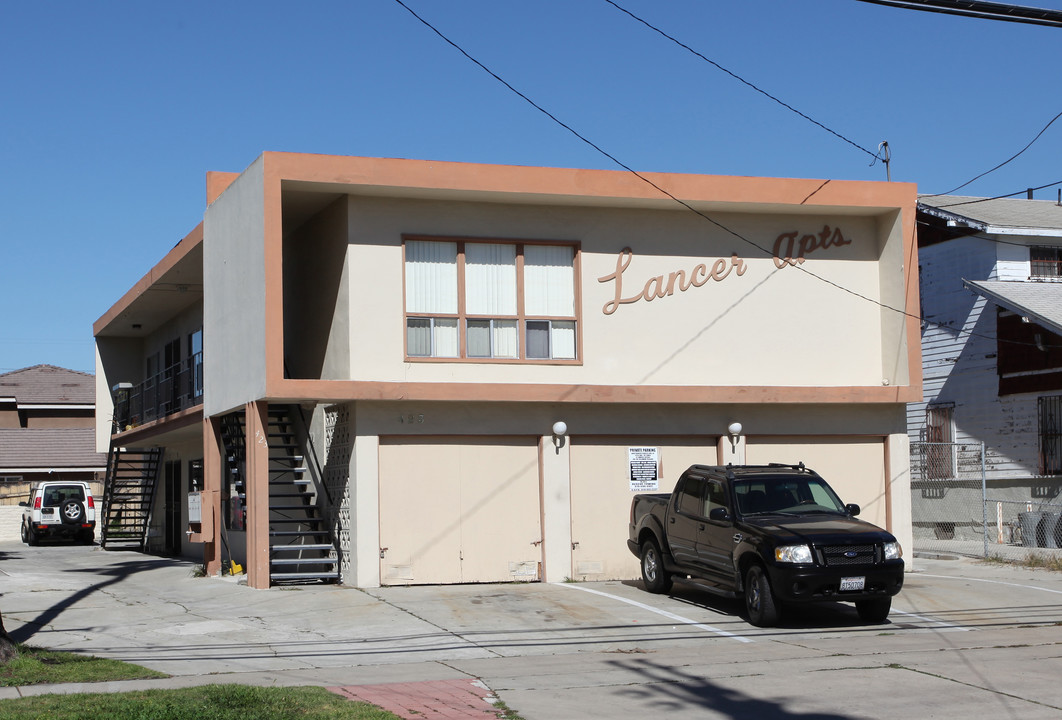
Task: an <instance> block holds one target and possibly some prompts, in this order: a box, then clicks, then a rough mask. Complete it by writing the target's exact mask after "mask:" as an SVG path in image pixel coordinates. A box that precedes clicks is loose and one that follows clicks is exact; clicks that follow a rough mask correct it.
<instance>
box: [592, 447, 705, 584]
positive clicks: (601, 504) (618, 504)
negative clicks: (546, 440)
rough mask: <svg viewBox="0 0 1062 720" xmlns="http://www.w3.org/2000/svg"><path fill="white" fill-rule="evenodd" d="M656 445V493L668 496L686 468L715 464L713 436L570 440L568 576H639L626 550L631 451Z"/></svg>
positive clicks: (608, 578)
mask: <svg viewBox="0 0 1062 720" xmlns="http://www.w3.org/2000/svg"><path fill="white" fill-rule="evenodd" d="M632 447H633V448H642V447H654V448H657V450H658V457H659V460H660V466H661V467H660V489H659V492H665V493H667V492H671V489H672V488H673V487H674V485H675V482H676V481H677V480H678V478H679V475H681V474H682V472H683V471H684V470H685V469H686V468H688V467H689V466H690V465H694V464H698V463H699V464H702V465H715V464H716V463H717V462H718V457H717V450H716V438H714V437H703V436H701V437H691V438H674V437H645V436H641V437H627V438H616V437H607V438H595V437H578V438H573V439H572V442H571V497H572V545H573V550H572V565H573V567H572V577H574V578H577V579H580V580H616V579H632V578H637V577H640V574H639V573H640V571H639V568H638V559H637V558H636V557H634V555H632V554H631V552H630V551H629V550H628V549H627V535H628V524H629V523H630V515H631V498H632V497H633V496H634V495H635V493H634V492H633V491H632V490H631V481H630V463H629V455H628V452H627V451H628V449H629V448H632Z"/></svg>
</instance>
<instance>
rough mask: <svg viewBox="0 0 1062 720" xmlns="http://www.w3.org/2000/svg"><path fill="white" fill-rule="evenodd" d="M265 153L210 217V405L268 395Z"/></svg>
mask: <svg viewBox="0 0 1062 720" xmlns="http://www.w3.org/2000/svg"><path fill="white" fill-rule="evenodd" d="M263 165H264V163H263V160H262V158H259V159H258V160H256V161H255V162H254V164H252V165H251V166H250V167H249V168H247V170H245V171H244V172H243V174H242V175H240V176H239V177H238V178H237V179H236V180H235V181H233V183H232V184H231V185H230V186H229V187H228V188H227V189H226V190H225V192H224V193H222V194H221V196H220V197H219V198H218V199H217V200H215V201H214V202H213V203H212V204H211V205H210V206H209V207H208V208H207V210H206V215H205V216H204V220H203V284H204V287H205V288H206V292H205V293H204V303H203V355H204V357H206V358H209V362H206V363H205V364H204V384H205V386H206V387H208V388H210V390H209V392H208V393H207V394H206V396H205V398H204V412H205V413H206V414H207V415H214V414H217V413H221V412H224V411H226V410H229V409H232V408H234V407H237V406H239V405H242V404H243V403H246V402H250V401H252V400H256V399H258V398H260V397H263V396H264V395H265V383H266V370H265V367H266V365H265V363H266V321H265V313H266V294H267V293H268V292H274V293H280V292H281V288H280V287H275V288H267V287H266V281H265V259H264V258H265V241H264V238H265V215H264V212H265V194H264V178H263Z"/></svg>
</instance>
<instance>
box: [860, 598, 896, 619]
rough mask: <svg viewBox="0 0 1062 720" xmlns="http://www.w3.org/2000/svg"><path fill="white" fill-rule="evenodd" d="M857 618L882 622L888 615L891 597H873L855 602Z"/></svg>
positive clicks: (890, 607)
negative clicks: (872, 598)
mask: <svg viewBox="0 0 1062 720" xmlns="http://www.w3.org/2000/svg"><path fill="white" fill-rule="evenodd" d="M855 606H856V611H857V612H858V613H859V619H860V620H862V621H863V622H865V623H883V622H885V620H886V618H888V617H889V610H891V609H892V598H891V597H884V598H875V599H874V600H860V601H858V602H857V603H856V604H855Z"/></svg>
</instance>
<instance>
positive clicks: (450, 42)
mask: <svg viewBox="0 0 1062 720" xmlns="http://www.w3.org/2000/svg"><path fill="white" fill-rule="evenodd" d="M394 1H395V2H396V3H397V4H398V5H400V6H401V7H403V8H404V9H405V10H406V11H407V12H408V13H409V14H410V15H412V16H413V17H414V18H416V19H417V20H418V21H419V22H420V23H421V24H423V25H424V26H425V27H426V28H428V29H429V30H431V31H432V32H433V33H435V34H436V35H437V36H438V37H439V38H441V39H442V40H443V41H444V42H446V43H447V44H448V45H450V46H451V47H453V48H454V49H455V50H457V51H458V52H459V53H461V54H462V55H464V56H465V57H466V58H467V59H468V60H469V61H471V62H472V63H474V64H475V65H476V66H477V67H479V68H480V69H481V70H483V71H484V72H486V73H487V74H488V75H490V76H491V77H493V78H494V79H495V80H497V81H498V82H500V83H501V84H502V85H504V86H505V87H506V88H508V89H509V90H510V91H512V92H513V93H515V94H516V95H517V96H519V97H520V98H521V99H523V100H524V101H525V102H527V103H528V104H529V105H531V106H532V107H533V108H535V109H536V110H538V111H539V112H540V113H542V114H543V115H545V116H546V117H548V118H549V119H550V120H552V121H553V122H554V123H556V124H557V125H560V126H561V127H562V128H564V129H565V130H567V131H568V132H569V133H571V134H572V135H574V136H575V137H576V138H578V139H579V140H581V141H582V142H583V143H585V144H587V145H589V146H590V147H591V148H593V149H594V150H596V151H597V152H599V153H600V154H601V155H603V156H605V157H606V158H608V159H609V160H611V161H612V162H614V163H615V164H616V165H618V166H619V167H620V168H622V169H623V170H625V171H627V172H628V173H630V174H631V175H633V176H634V177H636V178H638V179H639V180H641V181H642V182H644V183H646V184H647V185H649V186H650V187H652V188H654V189H655V190H656V191H657V192H659V193H661V194H662V195H664V196H666V197H668V198H670V199H671V200H673V201H674V202H676V203H678V204H679V205H681V206H682V207H683V208H685V209H686V210H689V211H690V212H692V213H694V214H695V215H697V216H699V217H701V218H703V219H704V220H707V221H708V222H710V223H711V224H713V225H715V226H716V227H717V228H719V229H720V230H722V231H724V232H726V233H728V234H729V235H732V236H733V237H735V238H737V239H738V240H741V241H742V242H744V243H746V244H748V245H750V246H752V247H754V248H756V249H757V250H759V251H760V252H762V253H763V254H764V255H766V256H771V255H772V252H771V251H769V250H767V248H764V247H762V246H761V245H759V244H757V243H755V242H753V241H752V240H750V239H748V238H746V237H744V236H743V235H741V234H740V233H738V232H736V231H734V230H731V229H730V228H728V227H726V226H725V225H723V224H722V223H720V222H718V221H717V220H715V219H713V218H711V217H709V216H708V215H706V214H705V213H703V212H701V211H700V210H698V209H696V208H695V207H693V206H692V205H690V204H689V203H687V202H686V201H684V200H682V199H680V198H678V197H676V196H675V195H673V194H672V193H670V192H668V191H667V190H666V189H665V188H663V187H661V186H659V185H657V184H656V183H654V182H653V181H652V180H650V179H649V178H648V177H646V176H645V175H643V174H642V173H639V172H638V171H637V170H634V169H633V168H631V167H630V166H628V165H626V164H625V163H623V162H621V161H620V160H619V159H618V158H616V157H615V156H613V155H611V154H610V153H608V152H606V151H605V150H604V149H603V148H601V147H600V146H598V145H596V144H595V143H593V142H592V141H590V140H589V139H588V138H586V137H585V136H583V135H581V134H580V133H579V132H577V131H576V130H575V129H574V128H572V127H571V126H570V125H567V124H566V123H564V122H562V121H561V120H560V119H558V118H557V117H556V116H555V115H553V114H552V113H550V112H549V111H548V110H546V109H545V108H543V107H542V106H541V105H539V104H537V103H536V102H535V101H533V100H532V99H531V98H529V97H528V96H527V95H525V94H523V93H522V92H520V91H519V90H517V89H516V88H515V87H513V86H512V85H510V84H509V83H508V82H506V81H505V80H504V79H502V78H501V77H500V76H499V75H498V74H497V73H495V72H494V71H493V70H491V69H490V68H488V67H487V66H486V65H484V64H483V63H482V62H480V61H479V60H477V59H476V58H474V57H472V55H470V54H469V53H468V52H466V51H465V50H464V49H463V48H462V47H461V46H459V45H458V44H457V43H455V42H454V41H453V40H451V39H450V38H449V37H447V36H446V35H444V34H443V33H442V31H440V30H439V29H438V28H436V27H435V26H434V25H432V24H431V23H429V22H428V21H427V20H425V19H424V18H422V17H421V16H420V15H418V14H417V13H416V12H414V11H413V10H412V9H411V8H410V7H409V6H408V5H406V4H405V2H403V0H394ZM607 1H609V0H606V2H607ZM828 182H829V181H826V183H828ZM826 183H823V185H825V184H826ZM821 189H822V186H820V187H819V188H817V189H816V190H815V191H814V192H813V193H812V195H814V194H815V192H818V191H819V190H821ZM809 197H810V196H809ZM794 267H795V268H796V269H797V270H800V271H801V272H804V273H806V274H807V275H808V276H810V277H813V278H815V279H816V280H819V281H820V282H824V283H826V284H827V285H830V286H832V287H834V288H836V289H838V290H841V291H842V292H845V293H848V294H849V295H852V296H853V297H857V298H859V299H861V300H865V301H866V302H869V303H871V304H872V305H876V306H878V307H880V308H882V309H884V310H890V311H892V312H895V313H897V314H899V315H901V316H903V317H907V318H911V319H913V320H918V321H919V322H920V323H921V324H923V325H932V326H936V327H940V328H944V329H946V330H953V329H952V328H950V327H948V326H946V325H945V324H944V323H938V322H934V321H932V320H927V319H926V318H924V317H922V316H921V315H915V314H914V313H911V312H908V311H907V310H903V309H900V308H895V307H892V306H891V305H887V304H885V303H882V302H881V301H879V300H875V299H873V298H871V297H868V296H866V295H863V294H861V293H858V292H856V291H855V290H852V289H851V288H847V287H844V286H843V285H840V284H839V283H836V282H834V281H832V280H829V279H828V278H824V277H822V276H821V275H817V274H816V273H814V272H812V271H810V270H808V269H807V268H805V267H804V266H803V265H796V266H794ZM958 332H959V333H964V334H966V335H968V336H970V337H982V338H985V339H995V340H996V341H997V342H998V338H993V337H991V336H989V335H983V334H978V333H974V332H973V331H970V330H959V331H958ZM1004 342H1013V341H1004ZM1016 344H1020V345H1029V344H1030V343H1016Z"/></svg>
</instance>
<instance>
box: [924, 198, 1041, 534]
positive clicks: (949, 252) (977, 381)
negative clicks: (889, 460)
mask: <svg viewBox="0 0 1062 720" xmlns="http://www.w3.org/2000/svg"><path fill="white" fill-rule="evenodd" d="M918 246H919V251H918V253H919V283H920V295H921V302H922V317H923V329H922V372H923V378H924V400H923V401H922V402H916V403H911V404H910V405H909V406H908V430H909V435H910V439H911V441H912V443H920V442H921V443H955V444H956V445H955V446H949V445H946V444H941V445H928V446H918V445H915V446H914V447H915V449H916V451H917V450H919V448H920V447H921V448H922V449H921V452H922V454H923V457H922V462H921V463H918V462H916V463H915V465H914V469H915V480H921V481H926V482H933V481H939V480H946V479H948V478H960V479H962V478H967V479H970V478H977V480H979V479H980V476H981V463H982V459H981V457H980V452H979V448H980V443H981V442H983V443H984V448H985V452H984V458H983V467H984V476H985V479H986V483H987V487H988V493H987V494H988V497H989V499H990V500H992V499H995V500H999V501H1001V502H1000V503H995V504H993V503H990V507H989V511H988V514H989V515H990V516H991V517H989V524H990V526H992V525H995V524H996V518H995V514H996V512H997V509H996V506H997V505H998V506H999V511H1000V512H1002V513H1003V514H1005V515H1007V517H1005V518H1000V519H999V522H998V524H999V525H1000V527H1003V526H1004V525H1005V526H1006V527H1003V530H1002V531H1001V532H1002V533H1003V534H1005V535H1007V536H1008V537H1006V538H1004V540H1008V539H1010V536H1011V535H1012V534H1013V530H1012V528H1014V527H1017V526H1018V525H1020V523H1019V522H1018V518H1017V517H1015V516H1016V514H1017V513H1018V512H1021V511H1022V510H1026V511H1027V510H1029V509H1032V508H1035V507H1040V506H1041V505H1043V504H1044V503H1052V502H1054V503H1059V502H1062V498H1059V497H1058V495H1059V489H1060V488H1062V423H1060V422H1059V421H1060V419H1062V204H1060V203H1058V202H1055V201H1047V200H1032V199H1013V198H997V199H992V198H974V197H957V196H942V195H937V196H923V197H921V198H920V199H919V204H918ZM964 443H966V444H968V446H969V447H970V448H977V450H978V452H969V453H964V452H962V446H961V444H964ZM964 464H965V467H964ZM919 467H921V477H919V471H918V470H919ZM915 490H916V493H915V495H916V502H915V510H914V514H915V516H914V521H915V526H916V529H915V534H916V537H918V535H919V533H920V532H922V533H929V532H930V531H931V530H932V531H934V532H936V534H937V536H938V537H940V535H941V533H942V532H943V533H944V534H950V533H952V532H955V533H956V535H961V532H960V531H959V529H958V527H956V526H955V525H953V524H952V523H954V521H955V517H954V516H953V515H949V514H948V513H945V512H943V508H945V507H948V506H949V504H950V506H951V510H950V511H949V512H953V511H954V508H955V503H956V495H957V493H952V497H951V499H950V500H949V499H947V498H944V497H942V495H943V494H944V492H943V491H939V492H936V493H932V492H926V488H923V492H922V500H923V502H919V499H918V494H919V493H918V486H917V484H916V486H915ZM977 493H978V494H980V490H979V489H977ZM934 503H935V504H936V507H937V508H938V510H937V511H934V510H933V509H932V508H933V506H934ZM1004 504H1006V505H1008V506H1011V505H1012V506H1011V507H1007V508H1004V507H1003V506H1004ZM975 514H976V515H977V516H978V517H976V518H974V520H976V522H974V523H973V524H972V525H974V526H979V524H980V521H981V518H980V517H979V516H980V515H981V513H980V511H978V512H976V513H975ZM946 518H950V519H946ZM941 523H944V525H943V526H942V525H941ZM962 524H963V523H962V522H961V521H960V522H959V523H958V526H961V525H962ZM990 534H991V532H990ZM994 539H995V540H998V539H999V538H998V537H995V538H994ZM1048 544H1049V545H1050V542H1049V543H1048Z"/></svg>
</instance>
